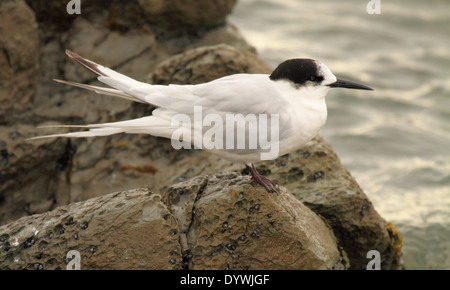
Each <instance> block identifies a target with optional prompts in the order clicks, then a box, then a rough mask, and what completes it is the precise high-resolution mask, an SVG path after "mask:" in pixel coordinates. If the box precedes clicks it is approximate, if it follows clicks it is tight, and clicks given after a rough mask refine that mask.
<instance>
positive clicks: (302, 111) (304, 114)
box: [30, 50, 373, 193]
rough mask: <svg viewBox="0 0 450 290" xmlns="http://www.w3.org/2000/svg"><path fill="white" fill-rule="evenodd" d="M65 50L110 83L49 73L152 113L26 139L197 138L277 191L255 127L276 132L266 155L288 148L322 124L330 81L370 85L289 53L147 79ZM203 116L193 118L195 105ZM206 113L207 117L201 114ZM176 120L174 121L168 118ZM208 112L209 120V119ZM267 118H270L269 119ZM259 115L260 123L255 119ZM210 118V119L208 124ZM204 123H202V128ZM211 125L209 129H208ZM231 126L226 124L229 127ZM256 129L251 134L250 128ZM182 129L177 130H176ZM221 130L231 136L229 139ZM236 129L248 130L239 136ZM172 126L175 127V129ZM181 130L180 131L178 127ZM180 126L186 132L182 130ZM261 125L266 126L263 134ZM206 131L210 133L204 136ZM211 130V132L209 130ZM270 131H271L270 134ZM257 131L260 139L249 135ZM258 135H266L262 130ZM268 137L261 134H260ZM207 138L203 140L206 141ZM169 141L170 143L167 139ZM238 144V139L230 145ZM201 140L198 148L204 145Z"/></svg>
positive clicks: (351, 85) (307, 138)
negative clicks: (258, 70)
mask: <svg viewBox="0 0 450 290" xmlns="http://www.w3.org/2000/svg"><path fill="white" fill-rule="evenodd" d="M66 54H67V55H68V56H69V57H70V58H71V59H72V60H74V61H75V62H76V63H78V64H80V65H82V66H83V67H85V68H86V69H88V70H90V71H91V72H92V73H94V74H95V75H96V76H97V79H98V80H99V81H100V82H101V83H103V84H105V85H107V86H109V87H101V86H94V85H87V84H81V83H77V82H72V81H66V80H55V81H57V82H60V83H64V84H67V85H71V86H76V87H80V88H83V89H88V90H92V91H94V92H96V93H99V94H103V95H109V96H114V97H119V98H123V99H127V100H130V101H134V102H140V103H145V104H149V105H152V106H154V107H155V108H156V109H154V110H153V112H152V114H151V115H150V116H145V117H141V118H137V119H132V120H126V121H119V122H111V123H103V124H89V125H56V126H49V127H81V128H86V129H89V130H87V131H81V132H71V133H64V134H54V135H47V136H38V137H33V138H30V139H38V138H48V137H94V136H108V135H112V134H118V133H131V134H150V135H153V136H158V137H164V138H167V139H171V140H176V141H179V142H183V143H184V144H185V143H193V141H194V140H200V141H201V142H200V143H198V142H197V144H195V145H196V147H198V146H199V144H200V147H201V145H202V144H203V143H202V141H203V142H204V147H205V148H206V149H207V150H209V151H211V152H212V153H214V154H217V155H219V156H221V157H223V158H226V159H228V160H231V161H233V162H239V163H242V164H244V165H245V166H246V168H247V169H248V171H249V172H250V174H251V176H252V180H253V181H254V182H255V183H257V184H260V185H262V186H263V187H264V188H265V189H266V190H267V191H268V192H271V193H278V188H277V187H278V184H277V183H276V182H274V181H272V180H270V179H268V178H266V177H264V176H263V175H261V174H259V173H258V171H257V170H256V168H255V166H254V163H256V162H260V161H262V160H263V159H262V158H261V156H262V155H261V153H262V152H267V151H268V150H269V149H270V148H268V146H267V144H265V145H263V144H262V142H258V140H259V141H261V138H258V137H257V136H258V135H264V136H268V135H271V133H274V132H275V133H276V134H275V138H272V139H273V140H271V141H272V143H268V144H269V145H273V146H276V148H277V151H276V153H277V154H275V155H274V156H272V158H271V159H275V158H276V157H278V156H281V155H284V154H287V153H289V152H292V151H294V150H296V149H298V148H300V147H302V146H303V145H304V144H306V143H307V142H308V141H310V140H311V139H312V138H314V137H315V136H316V135H317V134H318V132H319V130H320V129H321V128H322V127H323V126H324V124H325V121H326V119H327V106H326V103H325V96H326V94H327V93H328V91H329V90H330V89H332V88H348V89H359V90H373V89H372V88H370V87H367V86H364V85H361V84H357V83H354V82H350V81H345V80H341V79H338V78H336V76H335V75H334V74H333V73H332V72H331V71H330V69H329V68H328V67H327V66H326V65H325V64H323V63H321V62H320V61H317V60H314V59H307V58H296V59H289V60H286V61H284V62H282V63H280V64H279V65H278V66H277V67H276V68H275V69H274V70H273V72H272V73H271V74H270V75H269V74H242V73H241V74H234V75H229V76H225V77H221V78H218V79H215V80H213V81H210V82H206V83H201V84H196V85H190V84H189V85H177V84H170V85H152V84H149V83H144V82H140V81H137V80H134V79H132V78H130V77H127V76H125V75H123V74H120V73H118V72H116V71H114V70H112V69H110V68H107V67H104V66H102V65H100V64H97V63H95V62H93V61H90V60H88V59H85V58H83V57H81V56H80V55H78V54H76V53H74V52H71V51H69V50H66ZM199 108H200V109H201V110H202V113H203V115H205V114H206V116H205V119H203V117H202V120H200V125H203V126H198V124H199V120H196V116H195V114H196V113H197V111H198V109H199ZM230 115H239V116H244V115H245V116H246V117H245V118H244V120H245V121H246V122H247V123H245V124H241V127H242V126H244V127H245V128H238V127H235V125H234V124H233V126H232V127H230V124H225V125H223V124H222V125H223V127H220V126H219V127H217V126H218V124H217V123H218V122H219V121H220V120H228V119H227V118H228V116H230ZM177 116H185V117H186V116H187V117H191V118H192V120H194V121H193V122H180V119H177V118H176V117H177ZM207 116H213V118H209V119H210V120H209V122H206V123H207V124H206V127H205V120H206V118H207ZM247 116H255V117H254V118H250V117H247ZM261 116H268V118H265V119H264V120H265V121H267V122H268V123H271V125H274V124H275V125H276V128H274V126H271V127H270V129H269V131H270V132H263V131H262V130H263V129H266V131H267V128H268V127H267V124H266V126H261V124H262V122H261V118H259V117H261ZM174 120H175V121H174ZM211 120H212V121H211ZM268 120H269V121H270V122H269V121H268ZM258 122H259V124H258ZM213 124H214V125H213ZM205 128H206V129H209V131H208V130H205ZM212 128H215V129H217V130H215V131H214V132H213V133H214V134H212V133H211V132H210V131H211V129H212ZM230 128H231V130H230ZM252 129H255V130H256V135H255V134H253V133H252ZM180 130H181V131H180ZM225 132H226V133H236V134H228V137H229V136H233V137H232V138H234V139H232V140H231V141H230V140H229V139H227V138H226V136H225V135H226V134H225ZM238 132H241V133H243V134H244V135H245V136H244V137H246V138H244V139H243V140H244V142H243V143H242V142H241V143H242V144H236V143H238V142H237V141H239V140H237V138H238V137H239V136H238V135H239V134H237V133H238ZM177 133H178V134H177ZM180 133H182V134H180ZM185 133H186V134H185ZM263 133H264V134H263ZM206 135H208V137H210V138H209V139H208V140H209V141H208V140H207V138H206ZM213 135H214V136H213ZM271 136H272V135H271ZM252 138H253V139H255V138H257V139H258V140H256V141H255V140H252ZM263 139H264V138H263ZM264 140H266V141H267V139H264ZM208 142H209V143H208ZM172 144H174V143H172ZM236 145H237V146H236ZM205 148H203V149H205Z"/></svg>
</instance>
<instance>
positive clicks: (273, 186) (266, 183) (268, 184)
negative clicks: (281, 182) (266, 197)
mask: <svg viewBox="0 0 450 290" xmlns="http://www.w3.org/2000/svg"><path fill="white" fill-rule="evenodd" d="M245 167H246V168H247V170H248V171H249V172H250V174H251V175H252V180H253V182H255V183H257V184H259V185H261V186H263V187H264V188H265V189H266V191H267V192H270V193H276V194H280V192H279V191H278V189H277V185H278V183H277V182H275V181H272V180H270V179H269V178H267V177H265V176H263V175H261V174H260V173H259V172H258V171H257V170H256V168H255V165H253V164H251V165H248V164H245Z"/></svg>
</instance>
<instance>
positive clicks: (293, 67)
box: [270, 58, 323, 85]
mask: <svg viewBox="0 0 450 290" xmlns="http://www.w3.org/2000/svg"><path fill="white" fill-rule="evenodd" d="M270 79H271V80H273V81H276V80H281V79H285V80H289V81H291V82H293V83H295V84H298V85H304V84H305V83H306V82H307V81H311V82H317V83H320V82H322V81H323V76H321V75H319V69H318V67H317V63H316V61H315V60H313V59H309V58H295V59H289V60H286V61H284V62H282V63H280V64H279V65H278V66H277V68H276V69H275V70H274V71H273V72H272V74H271V75H270Z"/></svg>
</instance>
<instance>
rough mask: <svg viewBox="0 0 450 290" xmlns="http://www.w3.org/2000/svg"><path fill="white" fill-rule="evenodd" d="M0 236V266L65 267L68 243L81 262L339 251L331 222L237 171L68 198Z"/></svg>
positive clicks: (191, 263) (86, 265) (297, 261)
mask: <svg viewBox="0 0 450 290" xmlns="http://www.w3.org/2000/svg"><path fill="white" fill-rule="evenodd" d="M0 237H2V240H1V242H0V265H1V268H2V269H66V268H67V267H71V265H72V264H73V262H72V263H71V262H70V261H71V260H72V259H71V257H70V258H67V254H68V253H69V251H71V250H75V251H77V252H78V253H79V255H80V268H81V269H85V270H87V269H227V268H228V269H332V268H333V266H334V265H335V264H336V263H337V262H338V261H339V259H341V254H340V253H339V251H338V248H337V244H336V239H335V237H334V235H333V233H332V231H331V230H330V229H329V228H328V227H327V225H326V224H325V223H324V222H323V220H322V219H320V218H319V217H318V216H317V215H316V214H314V213H313V212H312V211H311V210H309V209H308V208H307V207H305V206H304V205H303V204H302V203H301V202H300V201H298V200H297V199H295V197H294V196H293V195H292V194H290V193H289V192H287V191H286V190H284V189H282V191H281V194H280V195H272V194H269V193H267V192H265V190H264V189H263V188H254V187H252V186H251V185H250V178H248V177H242V176H241V175H240V174H236V173H230V174H220V175H212V176H209V177H207V176H203V177H197V178H195V179H192V180H188V181H185V182H182V183H178V184H176V185H173V186H172V187H170V188H169V189H168V191H166V192H165V193H164V194H162V195H159V194H153V193H151V192H149V191H148V190H147V189H135V190H130V191H125V192H118V193H112V194H107V195H104V196H101V197H97V198H91V199H89V200H87V201H84V202H78V203H71V204H70V205H67V206H62V207H58V208H57V209H55V210H53V211H50V212H46V213H43V214H40V215H34V216H28V217H23V218H21V219H19V220H17V221H15V222H12V223H10V224H7V225H5V226H2V227H0ZM268 249H270V250H268ZM68 265H69V266H68Z"/></svg>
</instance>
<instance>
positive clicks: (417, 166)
mask: <svg viewBox="0 0 450 290" xmlns="http://www.w3.org/2000/svg"><path fill="white" fill-rule="evenodd" d="M368 2H369V1H361V0H345V1H332V0H319V1H300V0H283V1H278V0H239V2H238V5H237V6H236V7H235V10H234V12H233V14H232V16H231V17H230V21H231V22H233V23H234V24H235V25H236V26H237V27H238V28H239V29H240V30H241V32H242V34H243V35H244V36H245V38H246V39H247V40H248V41H249V42H250V43H251V44H252V45H254V46H255V47H256V48H257V50H258V53H259V54H260V55H261V56H262V57H263V59H265V60H266V61H267V62H268V63H269V64H271V65H272V66H276V65H277V64H278V63H279V62H281V61H283V60H285V59H287V58H294V57H308V58H314V59H319V60H321V61H322V62H324V63H325V64H327V66H328V67H329V68H330V69H331V70H332V71H333V72H334V74H335V75H337V76H338V77H340V78H343V79H348V80H353V81H357V82H360V83H363V84H366V85H369V86H371V87H373V88H375V90H376V91H375V92H368V91H348V90H337V89H336V90H334V91H332V92H330V93H329V94H328V97H327V104H328V121H327V124H326V125H325V127H324V128H323V129H322V131H321V133H320V134H321V135H322V136H323V137H324V138H325V139H326V140H327V141H328V142H329V143H331V144H332V146H333V147H334V149H335V150H336V152H337V153H338V155H339V157H340V158H341V160H342V162H343V163H344V164H345V166H346V167H347V168H348V169H349V170H350V172H351V173H352V175H353V176H354V177H355V178H356V180H357V181H358V183H359V184H360V186H361V187H362V188H363V189H364V191H365V192H366V193H367V194H368V195H369V197H370V199H371V200H372V201H373V203H374V205H375V208H376V209H377V210H378V212H379V213H380V214H381V215H382V216H383V217H384V218H385V219H387V220H388V221H392V222H393V223H394V224H395V225H396V227H397V228H398V229H399V230H400V232H401V234H402V236H403V237H404V245H403V261H404V264H405V265H406V267H407V268H409V269H450V154H449V153H450V1H445V0H440V1H437V0H431V1H418V0H397V1H393V0H390V1H387V0H381V1H380V8H381V10H380V12H381V14H374V15H369V14H368V13H367V11H366V5H367V3H368Z"/></svg>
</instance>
